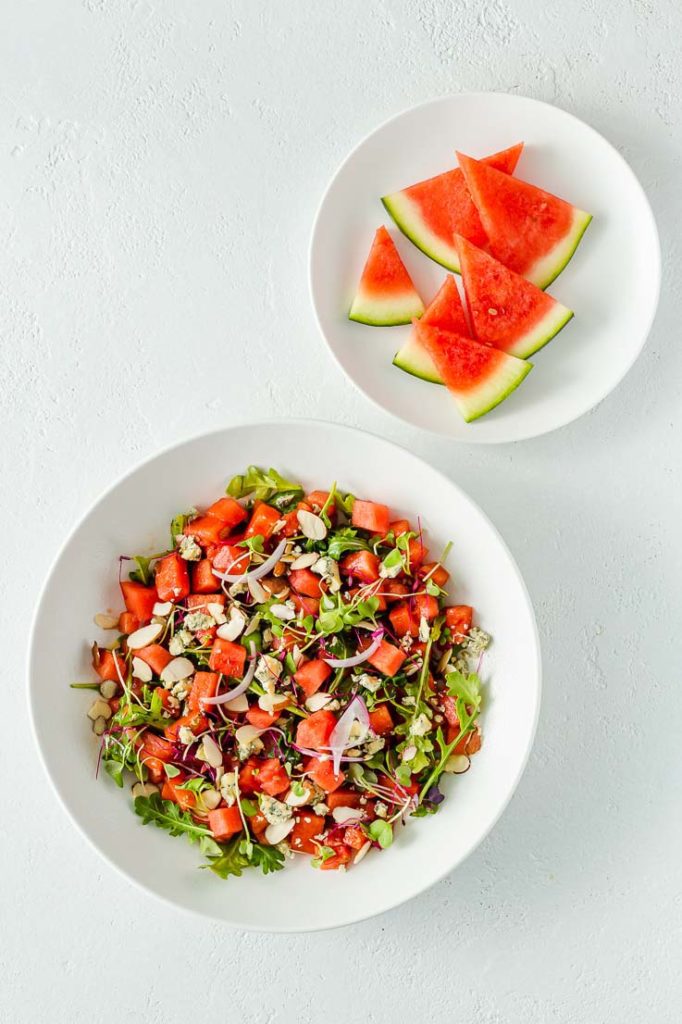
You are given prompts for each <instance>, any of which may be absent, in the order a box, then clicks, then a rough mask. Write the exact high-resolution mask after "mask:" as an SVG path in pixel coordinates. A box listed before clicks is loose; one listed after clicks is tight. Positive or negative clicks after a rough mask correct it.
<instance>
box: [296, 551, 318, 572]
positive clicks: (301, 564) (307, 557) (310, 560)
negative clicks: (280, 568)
mask: <svg viewBox="0 0 682 1024" xmlns="http://www.w3.org/2000/svg"><path fill="white" fill-rule="evenodd" d="M319 557H320V556H319V555H318V553H317V551H306V553H305V554H304V555H299V556H298V558H295V559H294V560H293V562H292V563H291V565H290V567H289V568H290V569H309V568H310V566H311V565H315V562H317V560H318V558H319Z"/></svg>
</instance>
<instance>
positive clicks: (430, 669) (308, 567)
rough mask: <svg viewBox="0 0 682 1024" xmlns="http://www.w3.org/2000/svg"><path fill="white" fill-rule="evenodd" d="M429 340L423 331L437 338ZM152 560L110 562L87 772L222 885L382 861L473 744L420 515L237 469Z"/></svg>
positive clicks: (461, 651) (449, 605)
mask: <svg viewBox="0 0 682 1024" xmlns="http://www.w3.org/2000/svg"><path fill="white" fill-rule="evenodd" d="M434 329H435V328H434ZM170 535H171V542H170V546H169V549H168V550H167V551H163V552H160V553H158V554H155V555H152V556H144V557H143V556H136V557H130V556H127V555H124V556H121V558H120V559H119V582H120V589H121V595H122V603H123V605H124V609H123V610H122V611H121V612H120V613H117V614H114V615H111V614H109V613H99V614H97V615H96V616H95V622H96V624H97V625H98V626H99V627H100V628H102V629H107V630H111V632H112V633H113V634H114V639H113V641H112V642H110V643H108V644H106V645H103V644H100V643H95V644H94V645H93V647H92V664H93V670H94V674H95V675H96V676H97V682H92V683H91V682H87V683H74V684H72V686H74V687H75V688H80V689H83V688H88V689H95V690H97V691H98V693H97V696H96V698H95V700H94V702H93V703H92V704H91V705H90V707H89V710H88V712H87V713H88V716H89V718H90V719H91V721H92V728H93V731H94V733H95V734H96V735H97V736H98V737H100V752H99V760H98V765H97V770H98V772H99V770H100V768H103V769H104V770H105V772H106V773H108V775H110V776H111V778H112V779H113V780H114V781H115V782H116V784H117V785H118V786H120V787H123V786H124V784H125V783H126V782H127V781H129V782H130V783H131V788H132V797H133V809H134V811H135V813H136V814H137V815H138V816H139V817H140V819H141V822H142V823H143V824H153V825H156V826H157V827H159V828H161V829H165V830H166V831H167V832H169V833H170V835H173V836H185V837H186V839H188V840H190V841H191V842H194V843H196V844H198V846H199V848H200V852H201V853H202V855H203V856H204V858H205V863H204V864H203V865H202V866H203V867H206V868H209V869H210V870H211V871H213V872H214V873H215V874H217V875H219V876H220V877H222V878H228V877H229V876H230V875H241V874H242V872H243V871H244V870H245V869H246V868H249V867H256V868H260V869H261V870H262V871H263V872H264V873H266V874H267V873H269V872H271V871H276V870H279V869H280V868H282V867H284V865H285V863H286V861H287V860H289V859H293V858H294V857H295V855H296V854H301V855H305V856H306V857H307V858H308V859H309V861H310V864H311V865H312V866H313V867H315V868H321V869H322V870H330V869H332V870H333V869H340V870H343V869H345V868H346V867H347V866H351V865H355V864H357V863H358V862H359V861H360V860H361V859H362V858H364V857H365V855H366V854H367V853H368V852H370V851H374V852H375V853H378V852H380V851H383V850H386V849H387V848H388V847H389V846H390V845H391V844H392V842H393V841H394V838H396V837H397V835H398V833H399V831H400V829H401V828H402V826H404V825H405V824H407V823H408V822H409V821H410V820H411V819H412V818H418V817H423V816H426V815H430V814H433V813H435V812H436V811H438V809H439V806H440V804H441V803H442V801H443V799H444V793H443V792H442V790H441V782H442V777H443V776H444V775H445V774H446V773H449V774H463V773H464V772H466V771H467V770H468V768H469V767H470V764H471V758H472V756H473V755H474V754H475V753H476V752H477V751H478V750H479V749H480V747H481V730H480V725H479V715H480V711H481V699H482V698H481V682H480V678H479V675H478V672H479V670H480V662H481V659H482V657H483V652H484V650H485V648H486V647H487V645H488V643H489V637H488V635H487V634H486V633H484V632H483V630H481V629H480V628H478V627H477V626H475V625H474V624H473V618H474V613H473V609H472V608H471V607H469V606H467V605H461V604H455V603H454V602H453V601H452V600H451V599H450V597H449V596H448V585H449V573H448V571H447V569H446V568H445V565H444V563H445V560H446V557H447V555H448V552H449V548H450V545H448V546H447V548H446V549H445V551H444V552H443V553H442V554H441V555H440V557H439V558H438V559H437V560H434V559H433V558H432V557H431V556H430V555H429V551H428V549H427V546H426V541H425V537H424V534H423V532H422V529H421V526H420V525H419V520H418V519H417V521H416V523H414V522H410V521H409V520H407V519H402V518H396V517H395V515H394V514H393V513H392V512H391V510H390V509H389V508H388V507H387V506H386V505H385V504H382V503H380V502H377V501H374V500H365V499H362V500H360V499H356V498H355V497H354V496H353V495H351V494H347V493H343V492H341V491H339V490H338V489H337V487H336V485H335V484H334V485H332V487H331V489H330V490H328V491H321V490H315V491H311V492H306V491H305V490H304V489H303V487H302V485H301V484H300V483H298V482H295V481H290V480H287V479H285V478H284V477H283V476H281V475H280V473H278V472H277V471H276V470H274V469H270V470H268V471H267V472H264V471H262V470H260V469H259V468H257V467H255V466H250V467H249V468H248V469H247V471H246V472H245V473H244V474H243V475H240V476H236V477H234V478H233V479H232V480H231V481H230V483H229V485H228V487H227V491H226V494H225V496H223V497H220V498H218V499H217V500H216V501H215V502H214V503H213V504H212V505H210V506H209V507H208V508H207V509H206V510H205V511H204V512H201V513H200V512H197V511H196V510H195V509H192V510H191V511H190V512H188V513H187V514H184V515H179V516H176V518H174V519H173V521H172V523H171V527H170Z"/></svg>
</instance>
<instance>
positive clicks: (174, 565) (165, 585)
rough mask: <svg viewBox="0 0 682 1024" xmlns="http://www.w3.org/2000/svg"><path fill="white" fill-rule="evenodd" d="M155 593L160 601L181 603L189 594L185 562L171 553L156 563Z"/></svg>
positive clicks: (177, 555)
mask: <svg viewBox="0 0 682 1024" xmlns="http://www.w3.org/2000/svg"><path fill="white" fill-rule="evenodd" d="M155 582H156V592H157V594H158V595H159V600H160V601H181V600H182V599H183V597H187V595H188V594H189V572H188V571H187V562H186V561H185V559H184V558H181V557H180V555H179V554H178V553H177V551H171V553H170V555H165V556H164V557H163V558H160V559H159V561H158V562H157V563H156V580H155Z"/></svg>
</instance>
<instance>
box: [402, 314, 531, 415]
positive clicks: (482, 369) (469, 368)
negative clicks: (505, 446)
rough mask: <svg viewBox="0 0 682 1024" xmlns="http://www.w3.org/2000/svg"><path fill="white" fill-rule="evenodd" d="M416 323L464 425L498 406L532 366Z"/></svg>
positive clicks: (485, 346)
mask: <svg viewBox="0 0 682 1024" xmlns="http://www.w3.org/2000/svg"><path fill="white" fill-rule="evenodd" d="M415 323H416V327H417V337H418V339H419V342H420V344H422V345H424V347H425V348H426V350H427V352H428V353H429V355H430V356H431V358H432V359H433V361H434V363H435V364H436V366H437V367H438V371H439V373H440V375H441V377H442V378H443V380H444V381H445V383H446V385H447V387H448V390H449V391H450V393H451V394H452V396H453V398H454V399H455V402H456V403H457V407H458V409H459V411H460V413H461V414H462V416H463V418H464V420H465V421H466V422H467V423H470V422H471V421H472V420H475V419H477V418H478V417H479V416H483V415H484V414H485V413H486V412H489V411H490V410H491V409H494V408H495V406H496V405H499V404H500V402H502V401H503V400H504V399H505V398H506V397H507V396H508V395H510V394H511V392H512V391H514V389H515V388H517V387H518V386H519V384H520V383H521V381H522V380H523V379H524V377H526V375H527V374H528V373H530V371H531V369H532V364H531V363H527V362H524V360H523V359H517V358H516V356H510V355H508V354H507V353H506V352H501V351H500V349H497V348H493V347H492V346H490V345H482V344H481V343H480V342H478V341H472V339H471V338H463V337H462V335H461V334H453V333H452V332H451V331H441V330H440V329H439V328H438V327H431V326H430V325H429V324H424V325H422V324H419V323H418V322H415Z"/></svg>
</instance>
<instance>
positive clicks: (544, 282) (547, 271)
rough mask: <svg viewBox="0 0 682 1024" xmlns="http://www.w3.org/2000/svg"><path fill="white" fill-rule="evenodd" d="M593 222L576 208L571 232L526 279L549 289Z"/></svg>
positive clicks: (539, 286)
mask: <svg viewBox="0 0 682 1024" xmlns="http://www.w3.org/2000/svg"><path fill="white" fill-rule="evenodd" d="M591 220H592V214H591V213H585V211H584V210H578V209H577V207H576V208H575V209H574V211H573V223H572V225H571V228H570V230H569V231H568V232H567V233H566V234H565V235H564V237H563V238H562V239H561V241H560V242H557V244H556V245H555V246H554V248H553V249H552V250H551V251H550V252H548V253H546V254H545V255H544V256H543V257H542V259H539V260H538V261H537V263H534V264H533V266H532V267H530V268H529V270H528V273H525V274H524V277H526V278H527V279H528V280H529V281H532V282H533V284H536V285H537V286H538V288H542V289H543V290H544V289H545V288H547V287H548V285H550V284H551V283H552V281H553V280H554V279H555V278H557V277H558V276H559V274H560V273H561V271H562V270H563V269H564V267H565V266H566V265H567V264H568V263H570V261H571V258H572V256H573V254H574V252H575V250H576V249H577V248H578V245H579V244H580V239H581V238H582V237H583V235H584V234H585V232H586V230H587V228H588V226H589V223H590V221H591ZM569 319H570V318H569ZM548 340H549V339H548Z"/></svg>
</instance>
